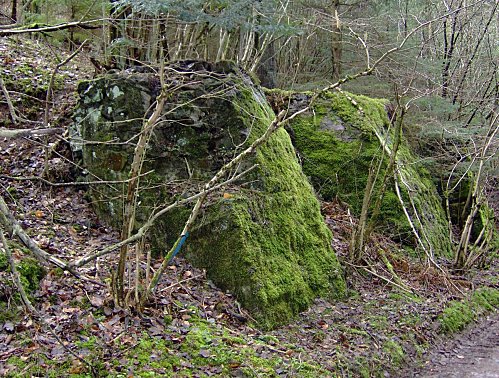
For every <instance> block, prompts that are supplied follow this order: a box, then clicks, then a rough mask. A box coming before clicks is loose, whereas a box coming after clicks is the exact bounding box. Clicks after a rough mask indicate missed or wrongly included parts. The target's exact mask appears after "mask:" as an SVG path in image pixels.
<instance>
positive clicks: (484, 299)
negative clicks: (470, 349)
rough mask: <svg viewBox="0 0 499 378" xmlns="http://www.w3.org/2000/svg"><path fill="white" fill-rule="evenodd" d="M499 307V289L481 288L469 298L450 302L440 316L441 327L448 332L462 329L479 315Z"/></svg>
mask: <svg viewBox="0 0 499 378" xmlns="http://www.w3.org/2000/svg"><path fill="white" fill-rule="evenodd" d="M498 307H499V290H498V289H494V288H489V287H485V288H480V289H478V290H476V291H475V292H474V293H473V294H472V295H471V296H470V297H469V298H466V299H463V300H461V301H451V302H449V304H448V305H447V306H446V308H445V309H444V311H443V313H442V314H441V315H440V317H439V320H440V324H441V329H442V331H443V332H444V333H447V334H452V333H455V332H458V331H461V330H463V329H464V328H465V327H466V326H467V325H468V324H470V323H471V322H473V321H474V320H475V319H477V317H478V316H480V315H482V314H484V313H487V312H490V311H493V310H495V309H497V308H498Z"/></svg>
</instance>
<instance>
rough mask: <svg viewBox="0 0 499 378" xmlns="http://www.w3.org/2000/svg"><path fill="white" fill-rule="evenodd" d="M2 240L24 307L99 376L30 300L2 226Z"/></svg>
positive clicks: (66, 348)
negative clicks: (62, 338)
mask: <svg viewBox="0 0 499 378" xmlns="http://www.w3.org/2000/svg"><path fill="white" fill-rule="evenodd" d="M0 241H1V242H2V244H3V248H4V250H5V255H6V256H7V261H8V262H9V265H10V270H11V274H12V276H13V277H14V284H15V285H16V288H17V290H18V292H19V294H20V295H21V300H22V302H23V304H24V307H25V308H26V309H27V310H28V311H29V312H30V313H31V314H32V315H33V316H35V317H36V318H38V319H39V320H40V321H41V322H42V324H43V325H45V326H46V327H47V328H48V330H49V332H50V333H51V334H52V335H53V336H54V337H55V339H56V340H57V342H58V343H59V344H60V345H61V346H62V347H63V348H64V349H65V350H67V351H68V352H69V353H70V354H71V355H72V356H73V357H75V358H77V359H78V360H79V361H80V362H82V363H83V364H85V365H87V366H88V368H89V369H90V371H91V372H92V376H94V377H97V376H98V375H97V373H96V370H95V368H94V366H93V365H92V364H91V363H90V362H88V361H86V360H84V359H83V358H82V357H80V356H79V355H78V354H77V353H75V352H73V351H72V350H71V348H69V346H68V345H67V344H66V343H64V342H63V341H62V340H61V338H60V337H59V335H57V334H56V333H55V331H54V330H53V329H52V327H51V325H50V324H49V323H48V321H47V320H46V319H45V318H44V317H43V316H41V314H40V313H39V312H38V311H37V310H36V308H35V306H33V304H32V303H31V301H30V300H29V298H28V295H27V294H26V291H25V290H24V286H23V284H22V283H21V276H20V274H19V272H18V271H17V268H16V264H15V263H14V259H13V257H12V253H11V251H10V248H9V246H8V244H7V240H6V239H5V235H4V233H3V230H2V229H1V228H0Z"/></svg>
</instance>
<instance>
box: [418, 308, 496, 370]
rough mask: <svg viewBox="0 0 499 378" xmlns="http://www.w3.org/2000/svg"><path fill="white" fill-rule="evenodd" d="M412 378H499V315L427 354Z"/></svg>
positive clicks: (491, 316)
mask: <svg viewBox="0 0 499 378" xmlns="http://www.w3.org/2000/svg"><path fill="white" fill-rule="evenodd" d="M427 361H428V362H427V366H426V367H425V368H424V369H422V370H419V371H416V372H415V373H414V374H413V377H438V378H449V377H459V378H461V377H483V378H499V313H495V314H493V315H490V316H489V317H488V318H487V319H486V320H484V321H483V322H482V323H480V324H479V325H477V326H475V327H473V328H471V329H469V330H467V331H465V332H464V333H462V334H461V335H459V336H458V337H457V338H456V339H454V340H452V341H449V342H446V343H444V344H443V345H441V346H440V348H438V349H436V350H435V351H433V352H432V353H430V355H429V358H428V359H427Z"/></svg>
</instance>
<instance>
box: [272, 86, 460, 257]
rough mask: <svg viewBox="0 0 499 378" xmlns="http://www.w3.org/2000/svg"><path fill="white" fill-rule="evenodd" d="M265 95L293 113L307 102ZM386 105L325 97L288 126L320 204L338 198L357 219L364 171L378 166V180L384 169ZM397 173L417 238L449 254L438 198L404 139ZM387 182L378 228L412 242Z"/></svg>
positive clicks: (302, 97) (389, 134)
mask: <svg viewBox="0 0 499 378" xmlns="http://www.w3.org/2000/svg"><path fill="white" fill-rule="evenodd" d="M268 96H269V98H270V99H271V101H272V103H273V104H274V105H275V106H277V107H280V106H282V105H279V104H284V105H285V106H288V105H286V104H290V107H291V109H295V110H296V109H299V108H301V107H303V106H304V104H307V103H308V101H309V99H310V96H309V95H308V94H306V93H289V92H288V93H283V92H280V91H269V93H268ZM386 105H387V102H386V101H385V100H379V99H372V98H368V97H365V96H358V95H353V94H347V93H340V92H334V93H331V92H330V93H325V94H324V95H323V96H321V98H319V99H318V100H317V101H316V102H315V104H314V105H313V108H312V109H311V110H310V111H308V112H306V113H304V114H302V115H301V116H299V117H296V118H295V119H294V120H293V121H292V122H291V123H290V125H289V131H290V134H291V135H292V139H293V143H294V145H295V147H296V149H297V150H298V153H299V156H300V158H301V162H302V166H303V170H304V172H305V174H306V175H307V176H308V177H309V178H310V180H311V182H312V184H313V186H314V188H315V190H316V191H317V193H318V194H319V195H320V196H322V197H323V198H324V199H325V200H331V199H333V198H339V199H340V200H341V201H344V202H346V203H347V204H348V205H349V206H350V208H351V210H352V211H353V213H354V214H356V215H358V214H359V213H360V210H361V208H362V201H363V197H364V191H365V188H366V183H367V180H368V175H369V170H370V169H371V167H377V166H381V171H380V174H379V177H382V176H383V174H384V171H385V170H386V167H387V166H388V162H389V154H390V151H391V150H392V146H393V139H394V131H393V129H394V128H393V127H392V125H391V123H390V120H389V118H388V115H387V110H386V109H385V107H386ZM380 162H381V163H380ZM397 169H398V172H399V178H401V180H400V181H401V182H399V187H400V190H401V194H402V198H403V200H404V202H405V205H406V206H405V207H406V209H407V210H408V212H409V214H410V215H411V218H412V222H413V223H414V225H415V227H416V229H417V231H418V233H419V234H420V240H421V241H422V242H423V243H424V244H425V248H427V249H428V250H429V251H432V252H433V253H434V254H436V255H449V254H450V253H451V242H450V239H449V237H448V234H449V232H448V226H447V221H446V216H445V211H444V209H443V207H442V200H441V198H440V197H439V195H438V193H437V190H436V188H435V186H434V184H433V182H432V180H431V177H430V175H429V173H428V172H427V171H426V170H425V169H424V167H423V166H422V165H421V164H420V163H418V159H417V158H416V156H415V155H414V154H413V153H412V152H411V151H410V149H409V146H408V144H407V143H406V141H405V140H404V139H403V140H402V143H401V145H400V146H399V150H398V153H397ZM381 181H382V180H381V179H378V180H377V184H376V186H375V189H374V196H373V198H376V195H377V194H378V193H379V191H380V187H381V184H380V182H381ZM388 183H389V185H388V190H387V191H386V192H385V194H384V197H383V201H382V205H381V214H380V216H379V218H378V220H379V228H378V229H380V230H381V231H382V232H385V233H388V234H389V235H391V236H392V237H394V238H396V239H398V240H400V241H402V242H405V243H409V244H411V243H414V242H415V241H414V239H413V232H412V228H411V226H410V224H409V222H408V220H407V217H406V215H405V213H404V211H403V209H402V206H401V204H400V200H399V198H398V196H397V194H396V191H395V187H394V182H393V178H392V177H390V179H389V182H388ZM412 204H413V205H414V206H412Z"/></svg>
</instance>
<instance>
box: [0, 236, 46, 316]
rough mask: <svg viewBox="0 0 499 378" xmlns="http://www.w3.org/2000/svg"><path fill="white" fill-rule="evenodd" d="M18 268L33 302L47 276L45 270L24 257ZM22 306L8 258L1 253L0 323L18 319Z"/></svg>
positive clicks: (30, 258)
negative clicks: (35, 293) (41, 281)
mask: <svg viewBox="0 0 499 378" xmlns="http://www.w3.org/2000/svg"><path fill="white" fill-rule="evenodd" d="M14 246H15V245H12V246H11V248H12V247H14ZM16 268H17V271H18V272H19V275H20V278H21V284H22V285H23V287H24V290H25V291H26V294H27V295H28V297H29V298H30V299H31V300H33V295H32V294H33V293H34V292H35V291H36V290H38V288H39V283H40V280H41V279H42V278H43V277H44V276H45V273H46V272H45V269H44V268H42V267H41V266H40V263H39V262H38V261H37V260H35V259H34V258H32V257H23V259H22V260H21V261H19V262H17V263H16ZM21 305H22V302H21V297H20V294H19V293H17V289H16V287H15V286H14V283H13V280H12V277H11V274H10V266H9V264H8V261H7V257H6V256H5V253H3V252H2V251H0V323H3V322H5V321H7V320H14V319H16V318H17V317H18V316H19V315H20V311H19V308H20V306H21Z"/></svg>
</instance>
